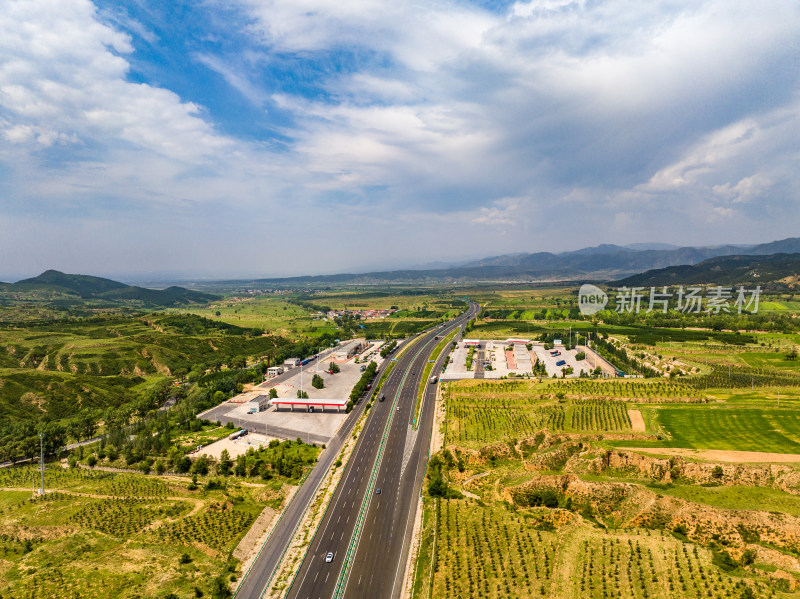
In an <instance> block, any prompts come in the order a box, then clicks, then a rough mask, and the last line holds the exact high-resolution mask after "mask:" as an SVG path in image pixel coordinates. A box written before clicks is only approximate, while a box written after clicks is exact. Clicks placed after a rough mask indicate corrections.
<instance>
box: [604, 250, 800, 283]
mask: <svg viewBox="0 0 800 599" xmlns="http://www.w3.org/2000/svg"><path fill="white" fill-rule="evenodd" d="M798 278H800V253H798V254H773V255H771V256H723V257H718V258H711V259H709V260H704V261H703V262H700V263H699V264H694V265H682V266H670V267H667V268H658V269H654V270H648V271H647V272H643V273H641V274H638V275H633V276H631V277H626V278H624V279H620V280H618V281H614V282H612V283H609V284H610V285H611V286H612V287H623V286H625V287H656V286H663V285H668V286H675V285H723V286H733V285H745V286H749V287H754V286H755V285H761V286H762V287H764V286H765V285H769V284H772V285H776V284H784V285H787V286H796V285H797V284H798Z"/></svg>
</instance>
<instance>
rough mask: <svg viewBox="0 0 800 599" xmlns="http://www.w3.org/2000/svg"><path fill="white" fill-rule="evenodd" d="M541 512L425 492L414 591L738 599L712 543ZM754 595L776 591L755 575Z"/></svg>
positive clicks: (496, 597) (495, 596) (423, 598)
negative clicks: (550, 520)
mask: <svg viewBox="0 0 800 599" xmlns="http://www.w3.org/2000/svg"><path fill="white" fill-rule="evenodd" d="M539 514H540V512H535V511H534V512H531V513H526V512H513V511H510V510H508V509H507V508H505V507H502V506H497V505H486V504H482V503H480V502H476V501H471V500H466V501H465V500H449V501H447V500H431V499H428V500H426V509H425V525H424V528H423V533H422V540H421V550H420V558H419V563H418V564H417V568H416V576H415V585H414V594H413V596H414V597H416V598H420V599H427V598H433V599H451V598H453V597H462V598H465V597H487V598H492V599H506V598H508V599H512V598H518V597H531V598H536V599H539V598H542V599H543V598H549V599H585V598H587V597H591V598H597V599H604V598H611V597H613V598H620V599H646V598H648V597H653V598H660V597H670V598H672V597H678V598H686V599H689V598H696V597H710V598H719V599H723V598H727V597H736V598H738V597H741V596H742V592H743V590H744V588H745V586H744V582H743V581H742V579H740V578H739V577H736V576H731V575H729V574H726V573H724V572H722V571H721V570H719V569H718V568H717V567H716V566H714V565H712V554H711V551H709V550H708V549H705V548H701V547H698V546H697V545H694V544H691V543H684V542H681V541H679V540H677V539H676V538H674V537H672V536H671V535H669V534H665V533H663V532H661V531H652V530H642V529H633V530H629V531H624V532H623V531H614V532H605V531H602V530H600V529H596V528H590V527H587V526H582V525H578V524H572V525H567V526H563V527H560V528H558V529H553V528H552V526H546V525H542V524H541V523H540V521H539V520H538V515H539ZM755 589H756V592H757V593H758V594H757V595H756V596H757V597H765V598H766V597H774V596H776V594H775V591H774V589H773V588H770V587H767V586H766V585H765V584H764V583H763V582H757V583H755Z"/></svg>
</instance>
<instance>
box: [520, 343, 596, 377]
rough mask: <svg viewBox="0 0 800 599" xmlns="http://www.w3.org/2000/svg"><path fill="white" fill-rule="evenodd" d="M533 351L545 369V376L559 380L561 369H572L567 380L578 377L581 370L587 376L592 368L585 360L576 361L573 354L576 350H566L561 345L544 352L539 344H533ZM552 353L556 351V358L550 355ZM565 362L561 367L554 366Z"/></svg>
mask: <svg viewBox="0 0 800 599" xmlns="http://www.w3.org/2000/svg"><path fill="white" fill-rule="evenodd" d="M533 351H534V353H535V354H536V357H537V358H538V359H539V360H540V361H541V362H543V363H544V366H545V368H546V369H547V376H549V377H552V376H553V375H554V374H555V375H556V376H557V377H559V378H561V376H562V368H570V367H571V368H572V374H568V375H567V378H575V377H578V376H580V374H581V370H583V372H584V373H585V374H589V373H590V372H591V371H592V366H591V365H590V364H589V362H587V361H586V360H576V359H575V354H577V353H578V350H577V349H570V350H567V349H565V348H564V346H563V345H556V346H555V347H554V348H553V349H552V350H545V349H544V346H543V345H542V344H540V343H534V345H533ZM552 351H558V352H559V355H558V356H553V355H551V352H552ZM562 360H563V361H564V362H566V363H565V364H562V365H561V366H556V363H557V362H560V361H562Z"/></svg>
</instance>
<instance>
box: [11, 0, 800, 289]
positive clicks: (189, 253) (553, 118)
mask: <svg viewBox="0 0 800 599" xmlns="http://www.w3.org/2000/svg"><path fill="white" fill-rule="evenodd" d="M797 39H800V6H798V4H797V2H795V1H793V0H792V1H784V0H775V1H773V2H771V3H769V5H768V9H765V5H764V4H763V3H758V2H754V1H751V2H748V1H738V0H737V1H732V0H718V1H697V0H685V1H682V0H654V1H652V2H638V1H633V0H630V1H627V0H614V1H602V0H594V1H590V0H584V1H575V2H570V1H563V0H534V1H531V2H505V1H500V0H485V1H478V0H473V1H471V2H470V1H463V2H444V1H430V2H423V3H390V2H385V1H378V0H356V1H352V2H338V3H332V2H328V1H323V0H286V1H284V0H225V1H222V0H203V1H193V2H167V3H165V2H155V1H153V0H135V1H128V2H113V1H106V0H103V1H101V0H97V1H96V2H94V3H92V2H91V1H90V0H8V1H7V2H6V3H4V10H3V11H2V14H0V202H1V204H0V206H1V207H2V210H0V251H2V256H3V260H2V262H0V280H14V279H16V278H20V277H24V276H30V275H34V274H37V273H38V272H41V271H42V270H45V269H47V268H57V269H60V270H65V271H69V272H83V273H90V274H103V275H114V276H118V277H121V278H127V279H129V280H130V279H136V278H153V277H157V276H161V275H165V276H174V277H178V278H192V277H225V278H228V277H237V276H269V275H291V274H316V273H324V272H352V271H358V270H364V269H373V268H391V267H399V266H406V265H412V264H421V263H426V262H430V261H437V260H459V259H463V258H471V257H482V256H487V255H496V254H501V253H511V252H520V251H541V250H551V251H561V250H569V249H577V248H579V247H582V246H586V245H594V244H598V243H619V244H625V243H633V242H647V241H662V242H669V243H674V244H685V245H710V244H718V243H757V242H762V241H769V240H773V239H778V238H783V237H789V236H797V235H798V234H799V231H798V223H800V202H799V201H798V190H800V174H798V173H800V168H798V167H800V164H798V162H800V160H799V159H798V156H800V141H799V140H800V94H799V87H798V77H799V76H800V68H798V65H800V60H799V59H800V47H799V46H798V44H797Z"/></svg>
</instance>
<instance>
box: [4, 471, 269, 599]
mask: <svg viewBox="0 0 800 599" xmlns="http://www.w3.org/2000/svg"><path fill="white" fill-rule="evenodd" d="M34 474H35V471H34V469H32V468H27V467H14V468H7V469H3V471H1V472H0V487H3V488H10V489H15V488H19V489H20V490H19V491H15V490H10V491H3V493H0V530H2V531H3V534H0V589H2V591H0V594H2V596H3V597H4V598H7V597H15V598H21V597H26V598H27V597H32V598H48V599H51V598H52V599H58V598H62V597H63V598H65V599H66V598H70V599H71V598H74V597H85V598H92V597H120V598H128V597H130V598H133V597H142V598H145V597H163V596H165V595H166V594H168V593H170V592H172V593H175V594H177V595H178V596H180V597H189V596H195V591H194V588H195V587H197V588H198V589H200V590H201V591H202V592H203V593H204V594H205V595H206V596H210V595H211V582H212V580H213V579H214V578H216V577H218V576H219V575H221V574H222V573H223V571H224V570H225V564H226V562H227V561H228V559H229V557H228V556H229V555H230V552H231V551H232V550H233V549H234V548H235V547H236V545H237V544H238V542H239V540H240V539H241V538H242V536H243V535H244V533H245V531H246V530H247V528H248V527H249V525H250V523H252V522H253V520H254V519H255V518H256V517H257V516H258V514H259V513H260V512H261V510H262V509H263V508H264V507H265V506H266V505H272V506H276V505H277V503H279V502H280V501H281V498H282V491H280V485H279V484H277V483H264V484H253V483H252V482H251V481H248V484H247V485H244V484H241V482H240V481H238V480H237V479H225V480H223V481H222V482H223V483H224V485H223V488H221V489H217V490H204V486H203V484H204V480H203V479H202V478H201V480H199V481H198V483H199V485H200V489H199V490H197V491H189V490H188V488H187V487H188V484H189V481H188V480H186V479H177V478H174V477H156V476H145V475H138V474H114V473H108V472H94V471H85V470H64V469H62V468H60V467H50V468H49V469H48V470H47V472H46V479H45V484H46V486H47V489H48V493H47V494H46V495H45V496H43V497H40V498H37V499H35V500H31V492H30V484H31V478H32V476H33V475H34ZM183 554H186V555H187V556H188V560H187V559H184V560H181V556H182V555H183ZM181 561H184V562H187V563H181Z"/></svg>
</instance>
